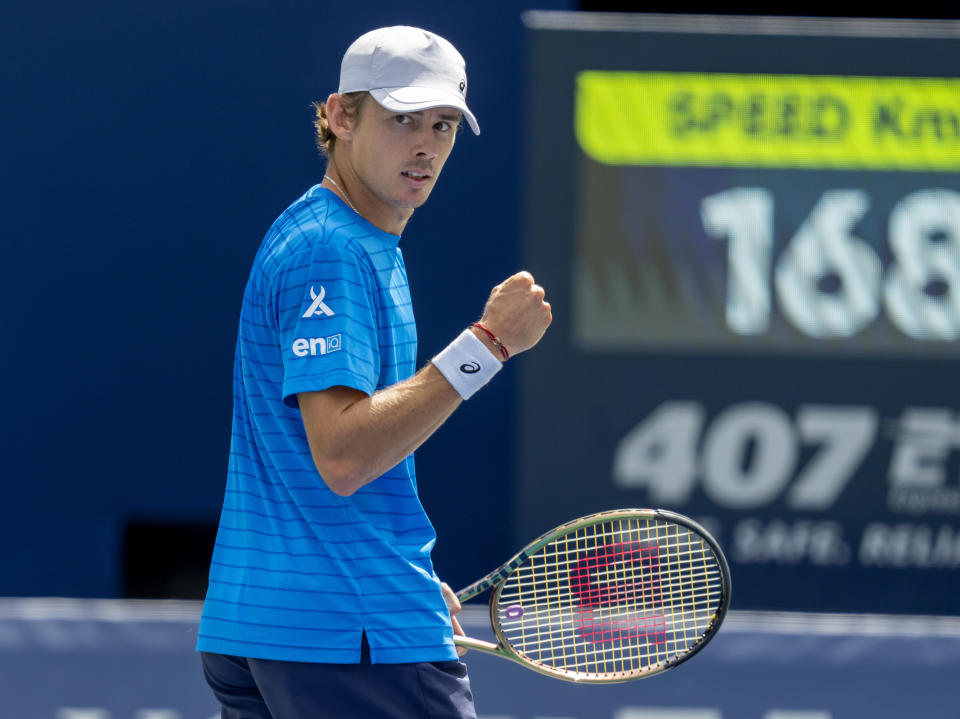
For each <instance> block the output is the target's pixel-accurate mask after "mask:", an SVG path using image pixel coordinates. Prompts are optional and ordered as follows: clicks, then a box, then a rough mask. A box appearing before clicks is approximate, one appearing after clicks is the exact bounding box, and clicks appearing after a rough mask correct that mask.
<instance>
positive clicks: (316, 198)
mask: <svg viewBox="0 0 960 719" xmlns="http://www.w3.org/2000/svg"><path fill="white" fill-rule="evenodd" d="M399 239H400V238H399V237H397V236H396V235H391V234H388V233H386V232H383V231H382V230H379V229H377V228H376V227H374V226H373V225H371V224H370V223H368V222H367V221H366V220H364V219H363V218H362V217H360V216H359V215H357V214H356V213H355V212H353V211H352V210H351V209H350V208H349V207H347V206H346V205H345V204H343V202H342V201H341V200H340V199H339V198H338V197H337V196H336V195H334V194H333V193H331V192H329V191H327V190H325V189H322V188H321V187H320V186H319V185H317V186H315V187H313V188H311V189H310V190H309V191H308V192H307V193H306V194H305V195H304V196H303V197H301V198H300V199H298V200H297V201H296V202H294V203H293V204H292V205H291V206H290V207H289V208H287V210H286V211H285V212H284V213H283V214H282V215H281V216H280V217H279V218H278V219H277V220H276V222H274V224H273V226H272V227H271V228H270V230H269V232H268V233H267V235H266V237H265V238H264V240H263V243H262V244H261V246H260V250H259V251H258V253H257V256H256V260H255V261H254V266H253V270H252V272H251V275H250V279H249V282H248V283H247V287H246V291H245V293H244V297H243V307H242V310H241V314H240V329H239V337H238V341H237V349H236V359H235V362H234V379H233V387H234V397H233V402H234V411H233V436H232V440H231V446H230V461H229V467H228V472H227V488H226V494H225V498H224V503H223V511H222V514H221V518H220V527H219V531H218V533H217V541H216V546H215V548H214V552H213V559H212V562H211V566H210V583H209V586H208V589H207V596H206V601H205V602H204V606H203V615H202V618H201V621H200V634H199V640H198V643H197V649H198V650H200V651H205V652H216V653H220V654H232V655H237V656H244V657H255V658H260V659H282V660H289V661H308V662H335V663H356V662H359V661H360V644H361V633H362V632H363V631H364V630H365V631H366V633H367V638H368V641H369V643H370V654H371V660H372V661H373V662H375V663H397V662H421V661H441V660H448V659H456V656H457V655H456V650H455V648H454V645H453V632H452V628H451V625H450V615H449V613H448V611H447V608H446V605H445V603H444V601H443V597H442V595H441V593H440V582H439V580H438V578H437V576H436V573H435V572H434V570H433V564H432V562H431V560H430V551H431V549H432V548H433V544H434V542H435V540H436V534H435V532H434V529H433V526H432V525H431V524H430V521H429V519H428V518H427V516H426V513H425V512H424V510H423V507H422V505H421V504H420V500H419V498H418V497H417V485H416V475H415V472H414V461H413V456H412V455H411V456H409V457H407V458H406V459H405V460H404V461H403V462H401V463H400V464H399V465H397V466H396V467H394V468H393V469H391V470H390V471H389V472H387V473H386V474H384V475H383V476H382V477H379V478H378V479H376V480H375V481H373V482H371V483H369V484H367V485H366V486H364V487H362V488H361V489H359V490H358V491H357V492H356V493H354V494H353V495H351V496H349V497H340V496H338V495H336V494H334V493H333V492H332V491H330V490H329V489H328V488H327V486H326V484H325V483H324V481H323V479H322V478H321V477H320V475H319V474H318V472H317V469H316V466H315V465H314V463H313V459H312V458H311V455H310V448H309V446H308V444H307V438H306V435H305V432H304V427H303V420H302V417H301V415H300V410H299V408H298V404H297V397H296V395H297V393H298V392H312V391H318V390H324V389H328V388H330V387H333V386H335V385H343V386H347V387H353V388H355V389H358V390H361V391H363V392H366V393H367V394H372V393H373V392H375V391H376V390H378V389H381V388H383V387H387V386H388V385H391V384H394V383H396V382H399V381H401V380H403V379H406V378H408V377H410V376H411V375H412V374H413V373H414V370H415V364H416V353H417V335H416V326H415V323H414V318H413V308H412V306H411V302H410V291H409V287H408V286H407V275H406V270H405V268H404V264H403V256H402V255H401V253H400V248H399V247H398V246H397V243H398V241H399Z"/></svg>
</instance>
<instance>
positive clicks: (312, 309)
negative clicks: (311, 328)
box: [303, 285, 336, 318]
mask: <svg viewBox="0 0 960 719" xmlns="http://www.w3.org/2000/svg"><path fill="white" fill-rule="evenodd" d="M326 294H327V291H326V290H325V289H323V285H320V294H319V295H318V294H317V293H316V292H314V290H313V285H311V286H310V298H311V299H312V300H313V304H312V305H310V306H309V307H308V308H307V311H306V312H304V313H303V316H304V317H305V318H306V317H313V316H315V315H320V316H321V317H322V316H323V315H326V316H327V317H332V316H333V315H334V314H336V313H335V312H334V311H333V310H332V309H330V305H328V304H327V303H326V302H324V301H323V298H324V296H325V295H326Z"/></svg>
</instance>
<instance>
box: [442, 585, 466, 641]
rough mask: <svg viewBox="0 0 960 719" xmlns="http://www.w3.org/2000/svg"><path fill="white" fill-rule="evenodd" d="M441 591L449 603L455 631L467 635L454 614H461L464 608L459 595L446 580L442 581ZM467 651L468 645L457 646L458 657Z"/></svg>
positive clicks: (462, 635) (460, 634)
mask: <svg viewBox="0 0 960 719" xmlns="http://www.w3.org/2000/svg"><path fill="white" fill-rule="evenodd" d="M440 591H441V592H442V593H443V601H445V602H446V603H447V609H449V610H450V622H451V623H452V624H453V633H454V634H456V635H458V636H461V637H464V636H466V635H465V634H464V633H463V627H461V626H460V622H458V621H457V618H456V616H454V615H456V614H459V613H460V611H461V610H462V609H463V607H461V606H460V600H459V599H457V595H456V594H454V593H453V590H452V589H450V585H449V584H447V583H446V582H441V583H440ZM466 653H467V648H466V647H457V656H458V657H462V656H463V655H464V654H466Z"/></svg>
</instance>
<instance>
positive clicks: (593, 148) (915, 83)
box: [575, 71, 960, 171]
mask: <svg viewBox="0 0 960 719" xmlns="http://www.w3.org/2000/svg"><path fill="white" fill-rule="evenodd" d="M575 127H576V134H577V140H578V141H579V143H580V146H581V147H582V148H583V151H584V152H585V153H586V154H587V155H588V156H590V157H592V158H593V159H595V160H597V161H598V162H601V163H604V164H608V165H671V166H676V165H679V166H704V167H708V166H709V167H790V168H824V169H869V170H945V171H953V170H960V79H956V78H919V77H858V76H828V75H746V74H720V73H680V72H605V71H584V72H581V73H579V74H578V75H577V88H576V108H575Z"/></svg>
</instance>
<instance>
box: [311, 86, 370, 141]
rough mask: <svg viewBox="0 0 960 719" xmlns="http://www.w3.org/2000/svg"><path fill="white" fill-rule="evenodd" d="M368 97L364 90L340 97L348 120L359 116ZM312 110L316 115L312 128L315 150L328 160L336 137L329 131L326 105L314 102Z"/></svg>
mask: <svg viewBox="0 0 960 719" xmlns="http://www.w3.org/2000/svg"><path fill="white" fill-rule="evenodd" d="M369 96H370V93H369V92H367V91H365V90H361V91H360V92H348V93H345V94H344V95H341V96H340V97H341V102H342V103H343V111H344V113H346V115H347V117H348V118H349V119H351V120H354V119H356V118H357V117H359V116H360V109H361V108H362V107H363V103H364V101H365V100H366V99H367V98H368V97H369ZM313 109H314V112H315V113H316V117H315V118H314V120H313V127H314V129H315V130H316V133H317V149H318V150H320V154H321V155H325V156H326V157H328V158H329V157H332V156H333V149H334V147H335V146H336V144H337V136H336V135H334V134H333V130H331V129H330V124H329V122H328V121H327V103H325V102H315V103H313Z"/></svg>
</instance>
